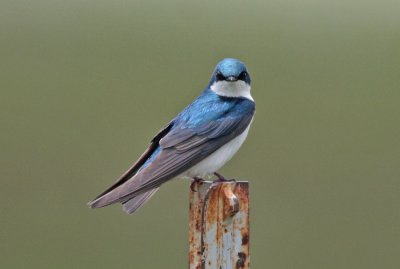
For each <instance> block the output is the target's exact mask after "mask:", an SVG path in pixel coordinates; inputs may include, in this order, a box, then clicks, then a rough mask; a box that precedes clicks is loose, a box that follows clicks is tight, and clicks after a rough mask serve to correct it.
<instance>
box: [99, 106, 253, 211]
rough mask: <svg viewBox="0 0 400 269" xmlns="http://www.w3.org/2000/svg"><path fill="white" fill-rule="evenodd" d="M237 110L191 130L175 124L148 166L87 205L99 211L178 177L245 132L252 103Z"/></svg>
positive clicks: (227, 112)
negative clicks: (100, 208)
mask: <svg viewBox="0 0 400 269" xmlns="http://www.w3.org/2000/svg"><path fill="white" fill-rule="evenodd" d="M241 109H242V111H241V113H237V111H235V108H234V107H233V108H232V109H230V110H228V111H224V114H223V115H222V116H221V117H218V119H215V120H211V121H209V122H208V123H206V124H201V125H199V126H195V127H191V128H187V125H186V124H180V123H179V122H178V123H176V125H175V126H172V128H171V127H170V128H169V132H168V133H167V134H165V136H164V137H162V138H161V139H160V141H159V146H160V148H161V150H160V152H159V154H157V156H156V157H155V158H154V160H152V162H151V163H150V164H149V165H148V166H146V167H145V168H144V169H141V170H140V171H139V172H138V173H137V174H135V175H134V176H133V177H132V178H130V179H128V180H127V181H125V182H123V183H122V184H121V185H119V186H117V187H116V188H114V189H113V190H112V191H111V192H108V193H106V194H105V195H104V196H102V197H100V199H97V200H95V201H93V203H92V204H91V205H92V206H93V207H102V206H106V205H109V204H112V203H116V202H124V201H127V200H129V199H131V198H132V197H135V196H138V195H140V194H142V193H145V192H148V191H149V190H151V189H154V188H157V187H159V186H160V185H161V184H163V183H164V182H166V181H168V180H169V179H171V178H173V177H176V176H178V175H180V174H182V173H183V172H185V171H186V170H188V169H189V168H190V167H192V166H194V165H195V164H197V163H199V162H200V161H201V160H203V159H204V158H206V157H207V156H209V155H210V154H211V153H213V152H214V151H216V150H217V149H219V148H220V147H221V146H223V145H224V144H226V143H227V142H228V141H230V140H232V139H233V138H235V137H236V136H238V135H240V134H241V133H242V132H243V131H244V130H245V129H246V128H247V126H248V125H249V124H250V122H251V120H252V117H253V115H254V111H255V106H254V103H249V105H247V106H246V107H245V110H244V111H243V107H241Z"/></svg>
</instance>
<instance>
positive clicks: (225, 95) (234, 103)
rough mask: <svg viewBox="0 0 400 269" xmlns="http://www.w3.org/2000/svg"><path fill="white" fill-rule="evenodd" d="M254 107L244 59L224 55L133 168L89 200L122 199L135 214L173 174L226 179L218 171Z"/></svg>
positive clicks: (240, 139)
mask: <svg viewBox="0 0 400 269" xmlns="http://www.w3.org/2000/svg"><path fill="white" fill-rule="evenodd" d="M254 113H255V103H254V100H253V98H252V96H251V94H250V75H249V73H248V72H247V68H246V66H245V64H244V63H242V62H241V61H239V60H236V59H231V58H228V59H224V60H222V61H221V62H219V63H218V64H217V66H216V68H215V70H214V72H213V74H212V76H211V79H210V82H209V83H208V86H207V87H206V89H205V90H204V91H203V92H202V93H201V94H200V96H198V97H197V98H196V99H195V100H194V101H193V102H192V103H191V104H190V105H189V106H187V107H186V108H185V109H184V110H183V111H182V112H180V113H179V114H178V115H177V116H176V117H175V118H174V119H173V120H171V121H170V122H169V123H168V124H167V125H165V126H164V128H162V129H161V131H160V132H159V133H158V134H157V135H156V136H155V137H154V138H153V139H152V140H151V143H150V146H149V147H148V149H147V150H146V151H145V152H144V153H143V154H142V156H140V158H139V159H138V160H137V161H136V162H135V163H134V164H133V165H132V166H131V167H130V168H129V169H128V171H126V172H125V173H124V174H123V175H122V176H121V177H120V178H119V179H118V180H117V181H116V182H115V183H114V184H113V185H112V186H111V187H109V188H108V189H107V190H105V191H104V192H102V193H101V194H100V195H99V196H97V197H96V198H95V199H94V200H92V201H91V202H89V206H90V207H92V208H98V207H104V206H107V205H110V204H114V203H121V204H122V207H123V210H124V211H125V212H126V213H128V214H132V213H134V212H135V211H136V210H137V209H138V208H140V207H141V206H142V205H143V204H144V203H146V202H147V201H148V200H149V199H150V198H151V197H152V196H153V195H154V194H155V193H156V192H157V190H158V189H159V187H160V186H161V185H162V184H164V183H165V182H167V181H169V180H171V179H173V178H176V177H178V178H192V179H194V180H201V179H202V178H204V177H210V176H212V175H213V174H214V175H216V176H217V177H218V178H219V180H223V179H224V178H223V177H222V176H221V175H220V174H218V173H217V171H218V169H220V168H221V167H222V166H223V165H224V164H225V163H226V162H228V161H229V160H230V159H231V158H232V156H233V155H234V154H235V153H236V152H237V151H238V150H239V148H240V146H241V145H242V144H243V142H244V140H245V139H246V136H247V133H248V132H249V128H250V124H251V122H252V120H253V116H254Z"/></svg>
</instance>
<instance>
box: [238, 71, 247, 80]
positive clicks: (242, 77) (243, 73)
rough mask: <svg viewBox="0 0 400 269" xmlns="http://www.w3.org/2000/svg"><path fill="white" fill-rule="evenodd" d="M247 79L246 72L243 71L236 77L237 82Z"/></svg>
mask: <svg viewBox="0 0 400 269" xmlns="http://www.w3.org/2000/svg"><path fill="white" fill-rule="evenodd" d="M246 77H247V72H246V71H243V72H242V73H240V75H239V76H238V79H239V80H245V79H246Z"/></svg>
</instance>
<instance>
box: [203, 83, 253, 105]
mask: <svg viewBox="0 0 400 269" xmlns="http://www.w3.org/2000/svg"><path fill="white" fill-rule="evenodd" d="M210 88H211V90H212V91H213V92H215V93H216V94H218V95H220V96H226V97H244V98H247V99H250V100H251V101H254V99H253V97H251V94H250V85H249V84H247V83H246V82H244V81H242V80H238V81H233V82H229V81H218V82H214V84H213V85H211V87H210Z"/></svg>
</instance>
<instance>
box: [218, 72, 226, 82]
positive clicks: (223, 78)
mask: <svg viewBox="0 0 400 269" xmlns="http://www.w3.org/2000/svg"><path fill="white" fill-rule="evenodd" d="M216 79H217V81H220V80H225V77H224V75H222V73H220V72H218V73H217V76H216Z"/></svg>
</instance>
